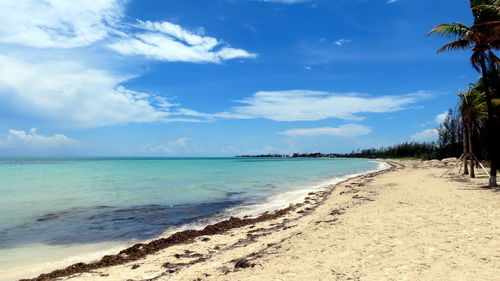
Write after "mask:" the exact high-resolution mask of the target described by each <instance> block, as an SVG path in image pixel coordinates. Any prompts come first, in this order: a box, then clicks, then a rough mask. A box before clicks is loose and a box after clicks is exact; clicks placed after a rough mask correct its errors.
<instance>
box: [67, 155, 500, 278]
mask: <svg viewBox="0 0 500 281" xmlns="http://www.w3.org/2000/svg"><path fill="white" fill-rule="evenodd" d="M393 163H394V164H396V165H397V166H398V168H397V169H395V170H393V171H390V172H386V173H383V174H380V175H377V176H375V177H371V176H365V177H361V178H356V179H352V180H349V181H347V182H345V183H342V184H339V186H338V187H337V188H336V189H335V190H334V191H333V192H332V193H331V194H330V195H328V196H326V197H325V196H323V197H322V196H317V195H314V196H311V199H310V200H309V201H310V202H311V203H310V204H306V205H304V206H302V207H301V208H300V209H297V210H296V211H294V212H292V213H291V214H289V215H287V216H285V217H283V218H280V219H276V220H273V221H267V222H262V223H258V224H257V225H255V226H248V227H244V228H240V229H235V230H232V231H229V232H228V233H226V234H224V235H215V236H209V237H201V238H197V239H196V240H195V241H194V242H192V243H189V244H184V245H178V246H173V247H170V248H167V249H165V250H162V251H160V252H158V253H156V254H152V255H150V256H147V257H146V258H144V259H141V260H138V261H136V262H132V263H129V264H124V265H120V266H114V267H109V268H103V269H99V270H96V271H94V272H89V273H83V274H77V275H75V276H72V278H66V279H68V280H103V281H107V280H146V279H152V280H189V281H192V280H500V190H491V189H484V188H481V186H482V185H484V184H485V183H486V182H487V180H486V178H484V177H482V178H479V179H476V180H474V181H463V179H464V178H463V177H457V176H456V174H455V176H454V177H453V178H450V177H444V178H439V177H438V176H439V175H441V174H442V173H443V172H444V171H445V170H446V169H445V168H443V167H442V163H440V162H436V161H434V162H420V161H393ZM436 165H437V166H438V167H435V166H436ZM305 208H311V209H310V210H308V211H306V212H305V213H304V212H301V213H297V211H300V210H304V209H305ZM203 238H209V240H208V241H203V240H207V239H203ZM176 254H177V256H176ZM190 262H191V264H190ZM166 263H167V265H166V267H165V266H164V264H166Z"/></svg>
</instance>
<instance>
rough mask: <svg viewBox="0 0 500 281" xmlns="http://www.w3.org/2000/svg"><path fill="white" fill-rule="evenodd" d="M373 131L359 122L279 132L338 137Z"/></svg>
mask: <svg viewBox="0 0 500 281" xmlns="http://www.w3.org/2000/svg"><path fill="white" fill-rule="evenodd" d="M370 132H371V129H370V128H368V127H366V126H363V125H359V124H346V125H341V126H339V127H322V128H307V129H290V130H286V131H283V132H279V134H281V135H285V136H290V137H300V136H306V137H310V136H338V137H358V136H363V135H366V134H368V133H370Z"/></svg>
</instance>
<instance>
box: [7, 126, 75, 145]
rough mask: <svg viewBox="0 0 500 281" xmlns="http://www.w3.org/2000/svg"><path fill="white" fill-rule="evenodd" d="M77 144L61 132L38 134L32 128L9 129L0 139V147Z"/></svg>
mask: <svg viewBox="0 0 500 281" xmlns="http://www.w3.org/2000/svg"><path fill="white" fill-rule="evenodd" d="M78 144H79V142H78V141H76V140H74V139H71V138H68V137H66V136H65V135H61V134H55V135H53V136H44V135H39V134H38V133H37V132H36V129H34V128H33V129H31V130H30V131H29V132H25V131H16V130H12V129H11V130H9V133H8V134H7V136H6V137H5V138H4V139H1V140H0V148H59V147H67V146H75V145H78Z"/></svg>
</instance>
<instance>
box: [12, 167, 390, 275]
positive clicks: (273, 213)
mask: <svg viewBox="0 0 500 281" xmlns="http://www.w3.org/2000/svg"><path fill="white" fill-rule="evenodd" d="M372 161H373V162H377V163H378V166H377V168H375V169H372V170H368V171H365V172H359V173H353V174H347V175H344V176H340V177H334V178H332V179H329V180H323V181H320V182H317V183H316V184H314V185H312V187H311V186H307V188H304V187H303V188H299V189H295V190H289V191H285V192H284V193H285V194H293V196H289V197H288V198H286V201H284V202H283V200H276V199H277V198H276V197H278V196H279V197H282V194H275V195H271V196H270V197H268V198H265V199H264V200H265V201H266V202H264V201H262V202H260V203H258V204H252V205H249V206H237V207H232V208H230V209H228V210H224V213H222V214H218V215H216V214H213V215H211V216H209V217H208V218H207V219H205V220H203V222H202V223H201V222H200V221H201V219H200V220H197V221H195V222H193V223H187V224H185V225H182V226H177V227H171V228H167V229H166V230H165V232H164V233H163V234H162V235H160V236H158V237H156V238H152V239H148V240H145V241H137V242H136V243H130V244H129V245H132V246H128V247H122V249H123V250H121V251H119V252H118V253H117V254H108V255H104V256H102V258H100V259H98V260H95V261H94V262H87V263H84V262H78V263H74V264H71V265H69V266H65V267H63V268H60V269H55V270H52V271H50V272H48V273H42V274H39V273H38V274H39V275H38V276H36V277H33V278H23V279H20V280H53V279H55V278H60V277H66V276H69V275H72V274H77V273H83V272H88V271H90V270H96V269H100V268H106V267H110V266H116V265H121V264H124V263H128V262H133V261H135V260H137V259H140V258H143V257H145V256H148V255H151V254H154V253H156V252H158V251H160V250H162V249H165V248H168V247H171V246H173V245H177V244H183V243H190V242H191V240H193V239H194V238H196V237H200V236H207V235H217V234H221V233H224V232H227V231H229V230H232V229H237V228H241V227H245V226H248V225H255V224H257V223H259V222H265V221H269V220H273V219H277V218H280V217H283V216H285V215H287V214H288V213H289V212H292V211H294V210H296V209H298V208H303V209H306V211H307V213H309V212H311V211H312V207H315V206H316V205H317V203H318V202H317V200H316V202H311V201H310V196H312V195H314V196H317V197H324V196H327V195H328V194H330V193H331V192H333V190H334V189H335V187H336V185H338V184H341V183H343V182H345V181H349V180H352V179H355V178H358V177H363V176H365V175H371V174H374V173H379V172H384V171H387V170H390V169H392V168H393V167H392V166H391V165H390V164H388V163H386V162H385V161H383V160H375V159H372ZM285 197H286V196H285ZM273 200H274V201H282V202H279V203H276V202H273ZM309 205H310V206H309ZM305 213H306V212H302V214H305ZM240 218H241V219H240ZM114 249H115V250H109V251H106V252H115V253H116V247H115V248H114ZM124 256H127V257H125V258H124ZM46 272H47V271H46Z"/></svg>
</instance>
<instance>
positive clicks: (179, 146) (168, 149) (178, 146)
mask: <svg viewBox="0 0 500 281" xmlns="http://www.w3.org/2000/svg"><path fill="white" fill-rule="evenodd" d="M140 151H141V152H142V153H145V154H149V155H184V154H191V153H193V152H195V153H204V152H206V151H205V149H203V148H201V147H199V146H198V145H196V144H194V143H192V139H190V138H185V137H183V138H178V139H176V140H173V141H169V142H166V143H163V144H160V145H152V144H146V145H143V146H141V147H140Z"/></svg>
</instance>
